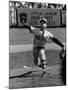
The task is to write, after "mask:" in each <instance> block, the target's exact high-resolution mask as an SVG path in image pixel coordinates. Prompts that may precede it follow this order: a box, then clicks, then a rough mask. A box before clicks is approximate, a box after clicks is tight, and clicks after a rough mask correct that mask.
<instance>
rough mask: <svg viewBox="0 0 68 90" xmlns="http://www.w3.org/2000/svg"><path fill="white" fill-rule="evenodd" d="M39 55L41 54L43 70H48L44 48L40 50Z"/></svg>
mask: <svg viewBox="0 0 68 90" xmlns="http://www.w3.org/2000/svg"><path fill="white" fill-rule="evenodd" d="M39 53H40V58H41V65H42V68H43V70H45V68H46V56H45V49H44V48H42V49H41V50H40V52H39Z"/></svg>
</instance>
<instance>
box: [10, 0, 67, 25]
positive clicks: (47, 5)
mask: <svg viewBox="0 0 68 90" xmlns="http://www.w3.org/2000/svg"><path fill="white" fill-rule="evenodd" d="M16 8H40V9H42V8H45V9H47V8H52V9H55V8H56V9H61V10H66V4H53V3H52V4H51V3H40V2H24V1H9V16H10V17H9V18H10V19H9V20H10V24H13V25H15V24H16Z"/></svg>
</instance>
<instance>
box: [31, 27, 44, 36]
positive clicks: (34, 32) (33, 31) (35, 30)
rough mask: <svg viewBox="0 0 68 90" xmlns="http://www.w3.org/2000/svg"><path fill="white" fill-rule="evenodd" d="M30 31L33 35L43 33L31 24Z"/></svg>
mask: <svg viewBox="0 0 68 90" xmlns="http://www.w3.org/2000/svg"><path fill="white" fill-rule="evenodd" d="M31 31H32V33H33V34H34V35H37V36H42V35H43V33H42V32H41V31H40V29H38V28H35V27H32V26H31Z"/></svg>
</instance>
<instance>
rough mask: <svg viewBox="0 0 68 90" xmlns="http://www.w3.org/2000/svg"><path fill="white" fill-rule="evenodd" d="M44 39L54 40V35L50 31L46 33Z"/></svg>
mask: <svg viewBox="0 0 68 90" xmlns="http://www.w3.org/2000/svg"><path fill="white" fill-rule="evenodd" d="M44 38H47V39H50V38H53V34H52V33H50V32H48V31H45V33H44Z"/></svg>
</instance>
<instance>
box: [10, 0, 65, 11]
mask: <svg viewBox="0 0 68 90" xmlns="http://www.w3.org/2000/svg"><path fill="white" fill-rule="evenodd" d="M9 5H10V7H17V8H56V9H62V10H66V4H53V3H52V4H51V3H40V2H24V1H10V2H9Z"/></svg>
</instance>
